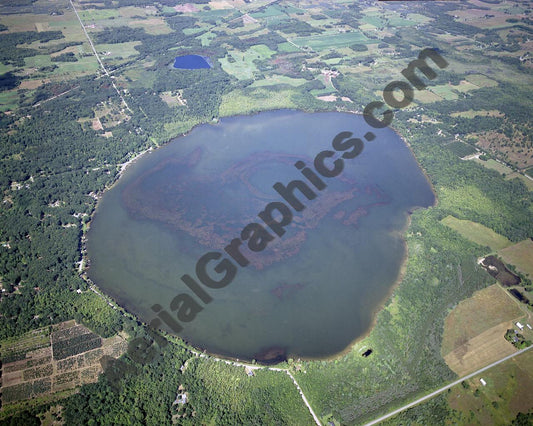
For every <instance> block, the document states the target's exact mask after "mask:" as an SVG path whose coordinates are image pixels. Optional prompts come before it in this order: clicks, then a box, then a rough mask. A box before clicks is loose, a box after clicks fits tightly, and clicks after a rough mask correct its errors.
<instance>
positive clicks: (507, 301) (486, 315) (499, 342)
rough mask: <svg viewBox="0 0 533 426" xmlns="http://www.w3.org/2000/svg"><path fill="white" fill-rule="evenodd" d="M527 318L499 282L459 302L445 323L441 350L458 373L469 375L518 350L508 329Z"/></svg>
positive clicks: (447, 361) (445, 358) (459, 374)
mask: <svg viewBox="0 0 533 426" xmlns="http://www.w3.org/2000/svg"><path fill="white" fill-rule="evenodd" d="M523 317H525V314H524V312H523V311H522V309H521V308H520V306H519V304H518V302H517V301H515V300H513V299H512V296H510V295H509V294H507V292H506V291H505V290H503V289H502V288H501V287H500V286H499V285H497V284H494V285H492V286H490V287H487V288H486V289H483V290H480V291H478V292H476V293H474V295H473V296H472V297H471V298H469V299H466V300H464V301H462V302H460V303H459V304H458V305H457V306H456V307H455V308H454V309H453V310H452V311H451V312H450V314H449V315H448V316H447V318H446V320H445V322H444V334H443V339H442V346H441V351H442V355H443V357H444V360H445V361H446V363H447V364H448V366H449V367H450V368H451V369H452V370H453V371H455V372H456V373H457V375H458V376H462V375H465V374H468V373H469V372H472V371H475V370H476V369H478V368H481V367H483V366H484V365H487V364H490V363H491V362H493V361H496V360H498V359H499V358H502V357H504V356H506V355H509V354H511V353H513V352H515V351H516V349H515V348H514V346H513V345H512V344H511V343H509V342H508V341H506V340H505V338H504V335H505V331H506V330H507V329H508V328H512V327H513V322H514V321H517V320H520V319H522V318H523Z"/></svg>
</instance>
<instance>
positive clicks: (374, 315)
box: [86, 109, 437, 365]
mask: <svg viewBox="0 0 533 426" xmlns="http://www.w3.org/2000/svg"><path fill="white" fill-rule="evenodd" d="M282 111H289V112H304V113H306V114H312V112H308V111H300V110H296V109H276V110H269V111H259V112H256V113H253V114H246V115H244V114H243V115H235V116H231V117H224V118H239V117H249V116H251V115H252V116H254V115H258V114H260V113H264V112H282ZM321 112H322V111H321ZM327 112H328V113H332V112H337V111H327ZM319 113H320V112H319ZM342 113H351V114H354V115H359V116H360V115H361V114H357V113H356V112H347V111H342ZM218 124H219V121H217V122H216V123H209V122H208V123H198V124H196V125H195V126H193V127H192V128H191V129H190V130H189V131H187V132H185V133H183V134H182V135H180V136H177V137H174V138H171V139H170V140H169V141H168V142H167V143H165V144H163V145H161V147H163V146H166V145H168V144H170V143H171V142H173V141H175V140H176V139H178V138H180V137H183V136H186V135H188V134H190V133H191V132H192V131H193V130H195V128H196V127H198V126H203V125H211V126H216V125H218ZM391 130H393V131H394V133H395V134H396V136H397V137H398V138H399V139H400V140H401V141H402V142H403V143H404V144H405V146H406V147H407V148H408V149H409V151H410V153H411V155H412V157H413V158H414V159H415V161H416V163H417V167H418V168H419V170H420V171H422V172H423V174H424V176H425V179H426V180H427V183H428V184H429V186H430V187H431V192H432V193H433V197H434V198H433V200H434V201H433V204H432V205H430V206H428V207H416V206H415V207H412V208H411V209H409V210H408V211H407V212H405V213H404V214H405V215H406V218H405V220H404V226H403V228H402V229H399V230H395V231H393V232H394V233H395V234H398V235H399V237H400V239H401V243H402V244H403V248H404V255H403V258H402V259H401V262H400V265H401V266H400V269H399V271H398V276H397V278H396V280H395V281H394V283H393V284H392V285H391V287H390V289H389V290H388V292H387V294H386V295H385V297H384V298H383V299H382V301H381V302H380V303H379V305H378V306H377V307H376V308H375V309H374V310H373V312H372V314H371V323H370V325H369V326H368V328H367V329H366V330H365V331H364V332H363V333H362V334H360V335H359V336H357V337H356V338H355V339H354V340H352V341H351V342H350V343H349V344H348V345H347V346H346V347H345V348H344V349H343V350H341V351H340V352H336V353H334V354H331V355H327V356H320V357H302V356H299V355H298V354H291V353H287V354H286V355H287V358H298V359H301V360H310V361H311V360H334V359H338V358H339V357H341V356H343V355H345V354H346V353H349V352H351V351H352V350H353V349H354V346H355V345H356V344H357V343H359V342H361V341H362V340H364V339H365V338H367V337H368V336H369V335H370V333H371V331H372V330H373V329H374V328H375V326H376V323H377V319H378V315H379V313H380V312H381V311H382V310H383V309H384V307H385V305H386V303H387V301H388V300H389V299H390V297H391V295H392V294H393V293H394V291H395V290H396V289H397V287H398V285H399V284H400V283H401V282H402V281H403V279H404V277H405V273H406V268H407V261H408V246H407V242H406V239H405V233H406V231H407V229H408V228H409V226H410V224H411V212H412V211H414V210H416V209H417V208H429V207H432V206H435V205H436V203H437V197H436V194H435V191H434V188H433V185H432V184H431V181H430V180H429V179H428V177H427V174H426V172H425V170H424V169H423V168H422V167H421V165H420V163H419V162H418V160H417V159H416V156H415V155H414V153H413V151H412V149H411V147H410V145H409V143H408V142H407V141H406V140H405V138H404V137H403V136H402V135H400V134H399V133H398V132H397V131H396V130H395V129H393V128H391ZM153 150H154V148H153V147H150V148H148V149H146V150H144V151H141V152H140V153H138V154H137V155H135V156H134V157H133V158H132V159H130V160H129V161H127V162H125V163H122V164H120V171H119V173H118V174H117V178H116V179H115V180H114V182H113V184H112V185H110V186H109V187H108V188H106V189H105V190H104V191H103V192H102V195H103V193H105V192H106V191H107V190H109V189H111V188H113V187H114V186H115V185H116V183H117V182H118V181H119V179H120V178H121V177H122V176H123V175H124V173H125V172H126V171H127V170H128V169H129V167H130V166H131V164H134V163H135V162H136V161H137V160H138V159H139V158H141V157H142V156H143V155H144V154H145V153H146V152H151V151H153ZM99 204H100V200H98V203H97V205H96V207H95V210H94V212H93V214H92V215H91V221H90V222H89V226H90V224H91V223H92V220H93V218H94V215H95V214H96V212H97V210H98V207H99ZM86 263H87V264H88V262H86ZM104 293H105V294H107V292H104ZM115 303H116V301H115ZM124 310H125V311H126V312H128V313H129V314H132V315H133V316H134V317H136V318H138V319H139V317H138V315H137V314H134V313H132V311H131V310H129V309H125V308H124ZM139 320H140V319H139ZM140 321H141V322H143V321H142V320H140ZM143 323H144V322H143ZM176 337H177V338H179V339H181V340H182V341H183V342H184V343H186V344H187V345H188V346H190V347H191V348H192V349H194V350H197V351H200V352H205V353H208V354H210V355H213V356H217V357H220V358H224V359H227V360H239V359H246V357H244V358H237V357H234V356H228V355H221V354H218V353H217V352H216V351H209V350H207V349H205V348H202V347H201V346H195V345H193V344H191V343H189V342H188V341H187V340H186V339H184V338H181V337H180V336H176ZM250 361H252V360H250ZM259 364H261V365H272V364H271V363H261V362H259Z"/></svg>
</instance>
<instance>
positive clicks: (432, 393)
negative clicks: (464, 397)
mask: <svg viewBox="0 0 533 426" xmlns="http://www.w3.org/2000/svg"><path fill="white" fill-rule="evenodd" d="M530 349H533V346H529V347H527V348H525V349H522V350H520V351H518V352H515V353H514V354H511V355H507V356H506V357H504V358H502V359H500V360H498V361H495V362H493V363H492V364H489V365H487V366H486V367H483V368H480V369H479V370H477V371H474V372H473V373H470V374H468V375H466V376H464V377H461V378H460V379H458V380H456V381H455V382H453V383H450V384H448V385H446V386H443V387H442V388H440V389H437V390H436V391H434V392H431V393H430V394H428V395H426V396H423V397H422V398H419V399H417V400H416V401H413V402H411V403H409V404H406V405H404V406H403V407H400V408H398V409H397V410H394V411H391V412H390V413H389V414H385V415H384V416H381V417H380V418H378V419H375V420H372V421H371V422H370V423H367V424H366V425H365V426H371V425H375V424H378V423H380V422H382V421H384V420H387V419H388V418H390V417H392V416H395V415H396V414H398V413H401V412H402V411H405V410H407V409H409V408H411V407H414V406H415V405H417V404H420V403H421V402H424V401H426V400H428V399H431V398H433V397H434V396H437V395H438V394H439V393H442V392H444V391H446V390H448V389H450V388H451V387H453V386H455V385H458V384H459V383H461V382H462V381H463V380H468V379H471V378H472V377H474V376H477V375H478V374H480V373H483V372H484V371H486V370H488V369H490V368H492V367H495V366H496V365H498V364H501V363H502V362H504V361H507V360H509V359H511V358H514V357H515V356H518V355H520V354H522V353H524V352H526V351H528V350H530Z"/></svg>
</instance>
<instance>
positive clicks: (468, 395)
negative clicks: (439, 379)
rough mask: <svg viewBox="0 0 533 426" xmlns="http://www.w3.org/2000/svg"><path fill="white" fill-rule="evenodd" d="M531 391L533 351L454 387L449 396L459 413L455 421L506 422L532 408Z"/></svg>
mask: <svg viewBox="0 0 533 426" xmlns="http://www.w3.org/2000/svg"><path fill="white" fill-rule="evenodd" d="M481 379H483V380H484V381H485V383H486V386H484V385H483V384H482V383H481ZM532 391H533V353H532V352H531V351H528V352H526V353H523V354H521V355H518V356H517V357H516V358H513V359H510V360H508V361H506V362H504V363H502V364H500V365H498V366H496V367H494V368H492V369H490V370H488V371H485V372H483V373H482V374H480V375H478V376H476V377H473V378H472V379H469V380H467V381H466V382H465V383H464V384H463V385H462V386H455V387H453V388H452V389H451V391H450V392H449V393H448V395H447V397H446V398H447V403H448V404H449V406H450V408H452V409H453V410H455V411H456V412H457V414H458V416H457V417H455V418H454V420H453V421H454V423H455V424H472V425H474V424H475V425H503V424H511V422H512V420H514V419H515V417H516V416H517V415H518V413H520V412H522V413H527V412H528V411H529V410H530V407H531V406H532V405H533V392H532Z"/></svg>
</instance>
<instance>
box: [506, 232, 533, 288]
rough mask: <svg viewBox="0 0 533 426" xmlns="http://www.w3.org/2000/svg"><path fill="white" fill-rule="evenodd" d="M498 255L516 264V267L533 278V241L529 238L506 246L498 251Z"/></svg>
mask: <svg viewBox="0 0 533 426" xmlns="http://www.w3.org/2000/svg"><path fill="white" fill-rule="evenodd" d="M498 255H499V256H501V258H502V259H503V260H504V262H505V263H509V264H511V265H514V266H516V268H517V269H518V270H519V271H520V272H522V273H524V274H526V275H527V276H528V277H529V278H531V279H533V241H531V239H529V238H528V239H527V240H524V241H520V242H519V243H518V244H515V245H512V246H510V247H506V248H504V249H501V250H499V251H498Z"/></svg>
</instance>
